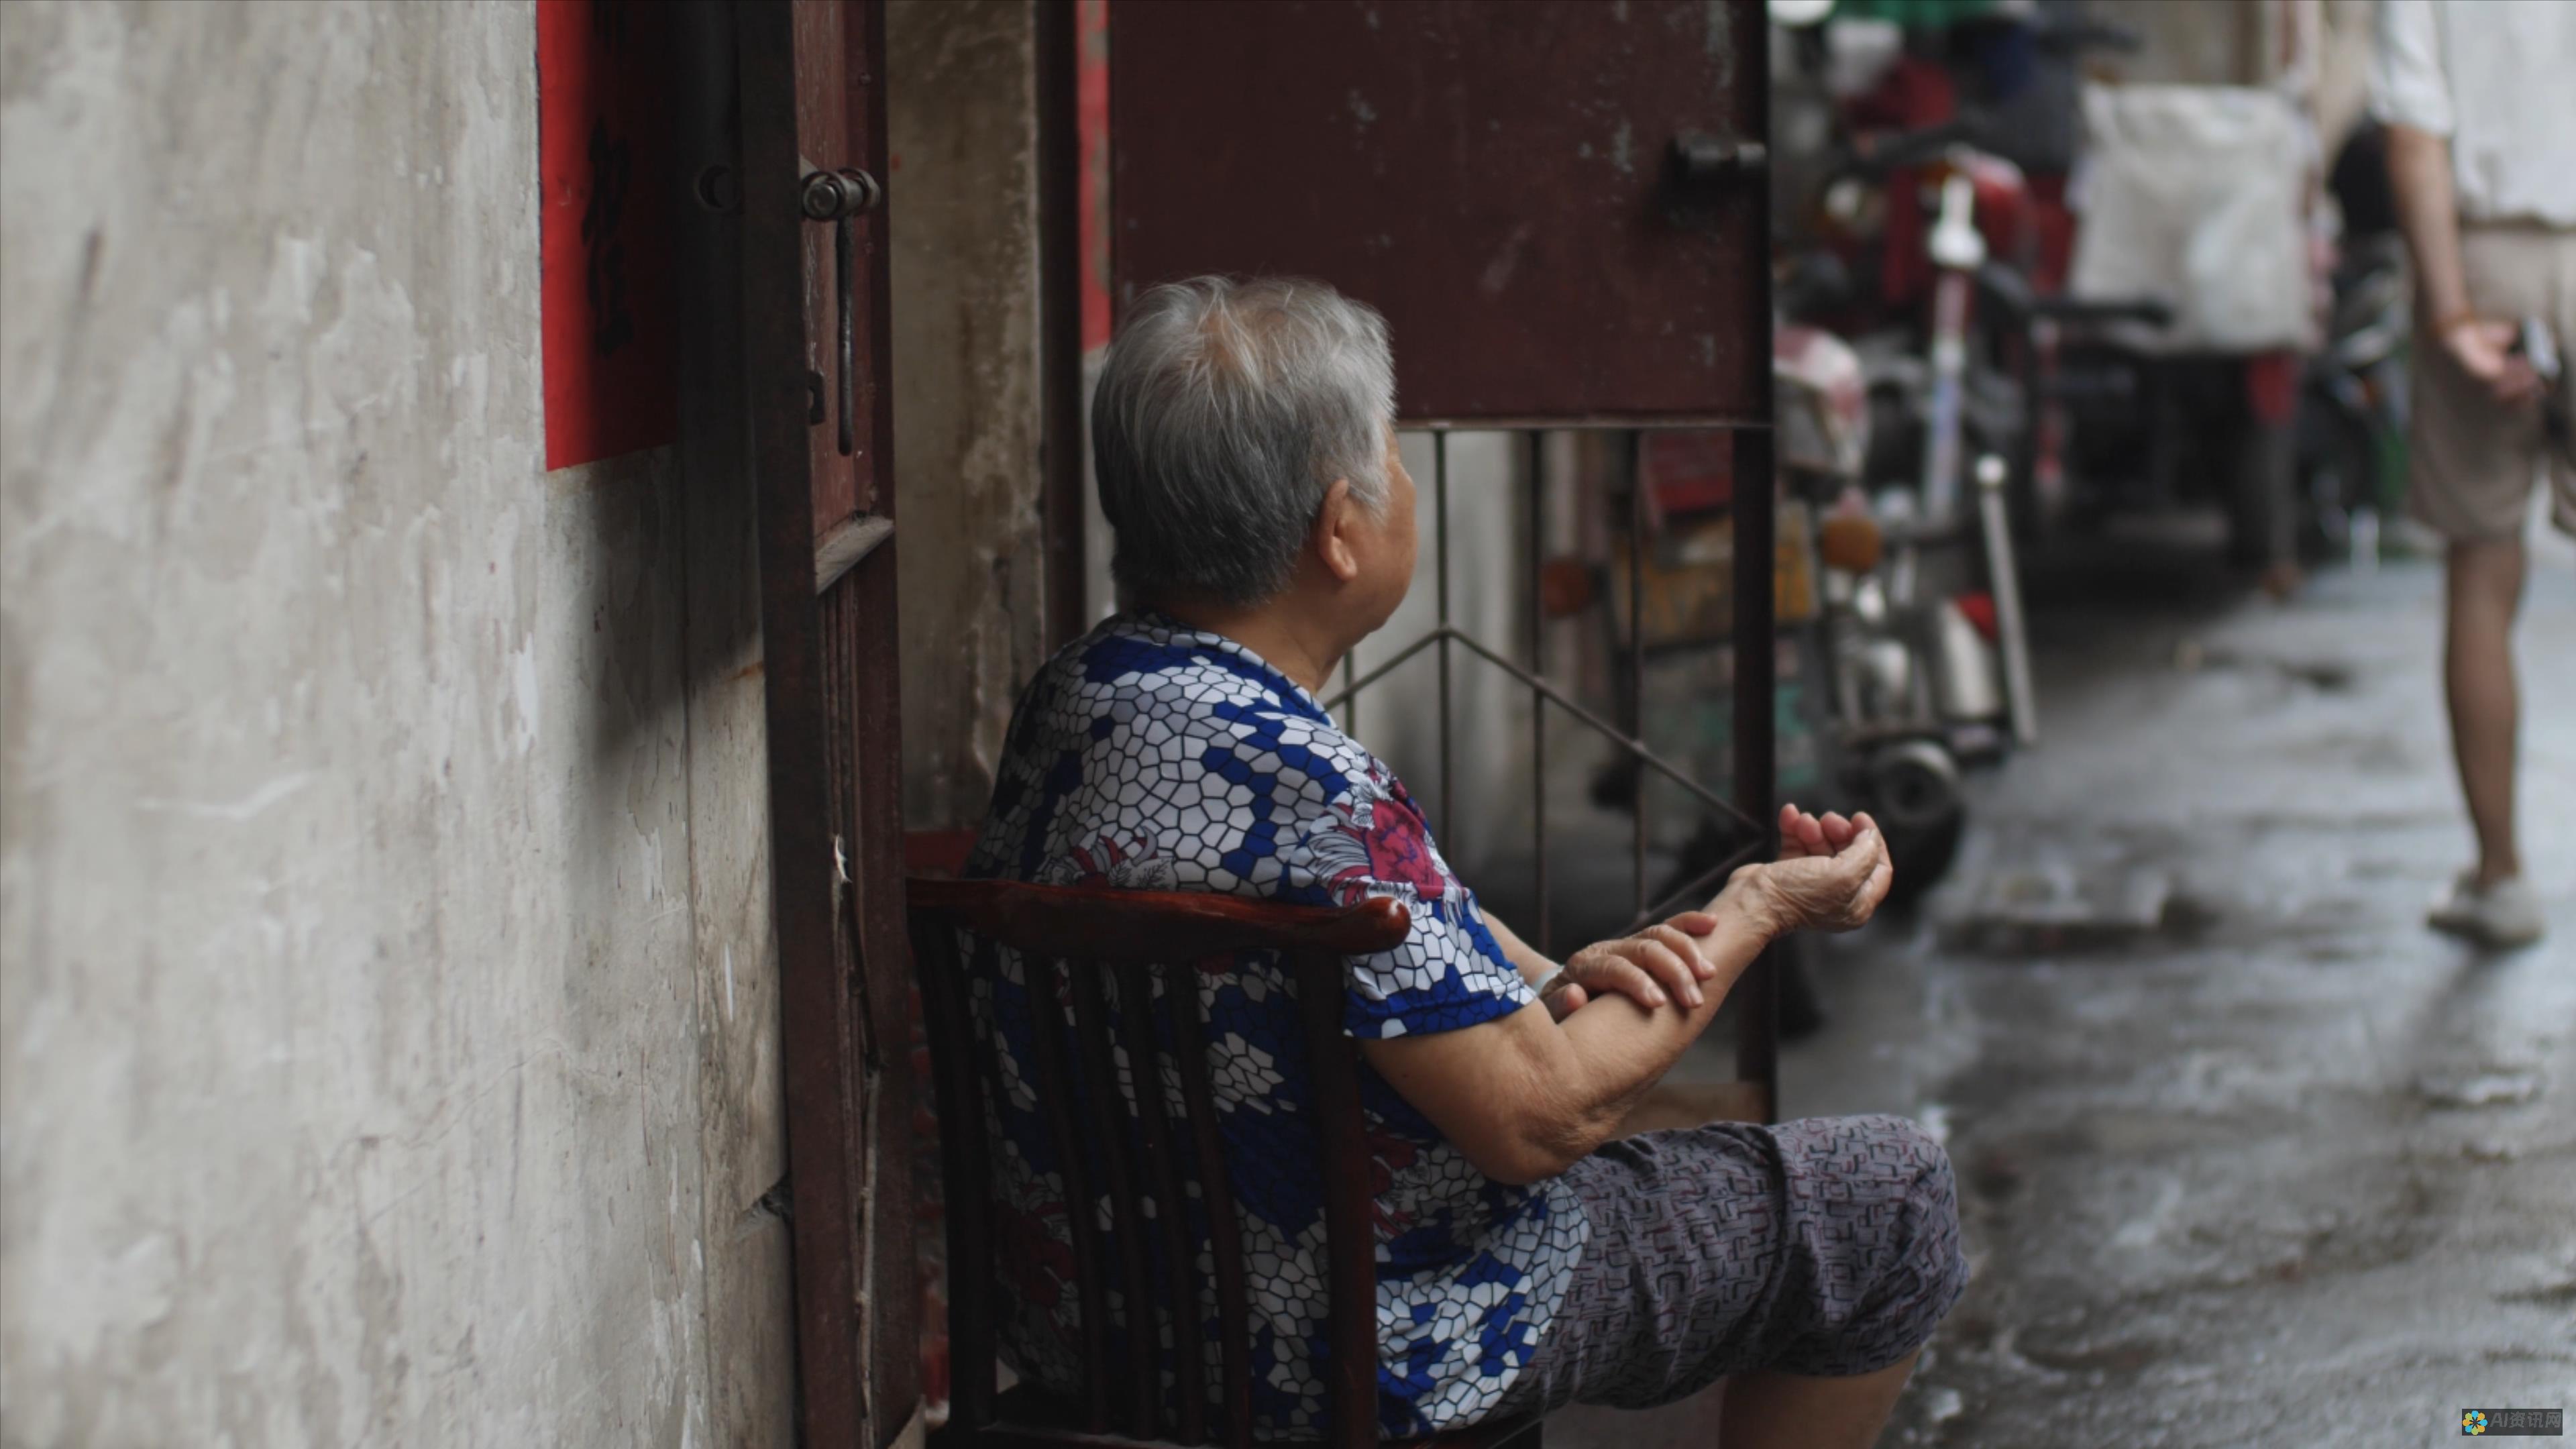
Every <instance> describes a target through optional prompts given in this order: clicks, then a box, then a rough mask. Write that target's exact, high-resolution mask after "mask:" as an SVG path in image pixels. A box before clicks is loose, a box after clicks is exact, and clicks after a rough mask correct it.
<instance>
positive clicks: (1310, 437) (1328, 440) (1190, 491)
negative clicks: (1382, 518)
mask: <svg viewBox="0 0 2576 1449" xmlns="http://www.w3.org/2000/svg"><path fill="white" fill-rule="evenodd" d="M1394 421H1395V357H1394V353H1393V352H1392V350H1391V349H1390V348H1389V347H1388V345H1387V330H1386V319H1385V318H1384V317H1382V316H1379V315H1378V313H1377V310H1376V309H1375V308H1372V307H1370V306H1368V305H1366V304H1365V303H1361V302H1354V301H1352V300H1350V299H1349V298H1347V297H1344V296H1342V295H1341V294H1340V293H1338V292H1336V291H1334V290H1333V289H1332V288H1330V287H1327V286H1325V285H1324V284H1322V283H1320V282H1308V281H1300V280H1297V279H1294V278H1261V279H1257V280H1253V281H1235V280H1232V279H1230V278H1226V277H1193V278H1191V279H1190V280H1188V281H1186V282H1172V283H1168V284H1166V285H1163V286H1159V287H1156V288H1154V289H1153V290H1151V291H1149V292H1147V293H1145V294H1144V295H1143V296H1141V297H1139V298H1137V299H1136V301H1135V303H1134V304H1133V305H1132V306H1131V307H1130V308H1129V309H1128V314H1127V317H1126V320H1125V321H1124V322H1122V323H1121V324H1120V325H1119V328H1118V336H1117V339H1116V340H1115V341H1113V342H1111V343H1110V344H1109V355H1108V358H1107V360H1106V361H1105V362H1104V363H1103V365H1102V367H1101V372H1100V385H1099V389H1098V391H1097V392H1096V393H1094V394H1093V397H1092V402H1091V446H1092V457H1093V461H1094V463H1095V465H1096V466H1097V468H1098V472H1099V480H1100V508H1101V511H1102V512H1103V513H1105V514H1106V515H1108V518H1109V522H1110V524H1111V526H1113V527H1114V528H1116V529H1117V530H1118V547H1117V552H1116V555H1115V557H1114V558H1113V559H1112V560H1111V563H1110V570H1111V572H1112V573H1114V574H1115V575H1116V576H1117V579H1118V582H1119V583H1121V584H1123V585H1125V586H1126V587H1127V589H1128V590H1129V591H1130V592H1131V593H1134V594H1137V595H1141V596H1145V597H1152V596H1155V595H1158V594H1161V593H1164V592H1166V591H1170V590H1183V591H1187V592H1191V593H1196V594H1201V595H1205V596H1207V597H1210V598H1213V599H1215V600H1217V601H1219V602H1222V603H1226V604H1232V605H1236V606H1248V605H1252V604H1257V603H1260V602H1261V601H1262V600H1264V599H1267V598H1269V597H1271V596H1272V595H1274V594H1276V593H1278V592H1279V591H1280V590H1281V589H1283V588H1285V587H1287V585H1288V580H1289V577H1290V574H1291V572H1292V571H1293V570H1294V569H1295V567H1296V563H1297V553H1298V550H1300V549H1301V548H1303V547H1304V546H1305V542H1306V536H1307V533H1308V531H1309V530H1311V529H1312V528H1313V527H1314V523H1315V514H1316V512H1317V511H1318V510H1319V509H1321V508H1322V507H1323V504H1324V492H1325V490H1326V489H1327V488H1329V487H1331V486H1332V484H1333V481H1334V480H1335V479H1338V478H1348V479H1349V480H1350V482H1351V493H1352V495H1353V496H1354V497H1356V498H1357V499H1358V500H1359V501H1360V502H1361V503H1362V504H1364V505H1365V506H1367V507H1368V508H1370V509H1372V510H1376V509H1381V508H1383V507H1385V506H1386V496H1387V477H1386V430H1387V429H1388V428H1389V427H1390V426H1392V425H1393V424H1394Z"/></svg>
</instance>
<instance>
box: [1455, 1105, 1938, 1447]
mask: <svg viewBox="0 0 2576 1449" xmlns="http://www.w3.org/2000/svg"><path fill="white" fill-rule="evenodd" d="M1566 1177H1567V1179H1568V1180H1569V1181H1571V1182H1572V1183H1573V1184H1574V1187H1575V1190H1576V1192H1577V1193H1578V1194H1579V1195H1580V1196H1581V1198H1582V1200H1583V1210H1584V1213H1585V1215H1586V1216H1588V1217H1589V1218H1590V1219H1591V1220H1592V1240H1591V1242H1590V1243H1589V1244H1587V1245H1586V1246H1585V1247H1584V1250H1583V1257H1582V1260H1581V1261H1580V1262H1578V1263H1577V1264H1576V1265H1575V1269H1574V1278H1573V1281H1572V1282H1571V1283H1569V1284H1568V1285H1567V1287H1566V1291H1565V1299H1564V1301H1563V1302H1561V1303H1560V1304H1558V1305H1557V1310H1556V1315H1555V1317H1554V1318H1553V1319H1552V1320H1551V1321H1550V1322H1549V1324H1548V1327H1547V1330H1546V1332H1545V1334H1544V1335H1543V1336H1542V1337H1541V1338H1540V1340H1539V1345H1538V1353H1537V1355H1536V1357H1535V1358H1533V1359H1532V1360H1531V1362H1530V1363H1529V1365H1528V1366H1527V1367H1526V1368H1524V1369H1522V1370H1521V1373H1520V1377H1518V1378H1517V1379H1515V1380H1513V1382H1512V1386H1511V1387H1510V1388H1509V1389H1508V1390H1506V1391H1505V1392H1504V1395H1503V1401H1502V1403H1501V1404H1500V1405H1498V1406H1497V1408H1496V1410H1495V1413H1496V1414H1497V1415H1498V1416H1499V1415H1505V1414H1526V1413H1533V1412H1544V1411H1546V1410H1548V1409H1554V1408H1557V1407H1559V1406H1561V1405H1564V1404H1567V1403H1571V1402H1575V1401H1578V1400H1579V1401H1581V1402H1583V1403H1587V1404H1607V1405H1611V1406H1614V1407H1618V1408H1627V1409H1643V1408H1651V1407H1653V1406H1654V1405H1657V1404H1663V1403H1669V1402H1671V1401H1673V1400H1675V1399H1680V1398H1685V1397H1687V1396H1689V1395H1691V1394H1694V1393H1697V1392H1698V1391H1699V1390H1701V1389H1704V1388H1706V1387H1708V1386H1709V1385H1710V1384H1712V1383H1715V1382H1716V1381H1717V1380H1718V1379H1720V1378H1723V1377H1725V1376H1726V1375H1728V1374H1735V1373H1742V1372H1745V1371H1747V1370H1750V1369H1757V1368H1772V1369H1778V1370H1781V1371H1782V1372H1785V1373H1793V1374H1813V1375H1818V1376H1843V1375H1849V1374H1864V1373H1869V1372H1871V1371H1873V1370H1876V1369H1881V1368H1885V1367H1887V1366H1888V1365H1889V1364H1892V1363H1895V1362H1896V1361H1898V1360H1899V1359H1902V1358H1904V1357H1905V1356H1906V1355H1907V1354H1909V1353H1912V1352H1913V1351H1914V1350H1916V1349H1918V1348H1920V1347H1922V1346H1923V1341H1924V1340H1925V1339H1927V1338H1929V1337H1931V1336H1932V1328H1933V1325H1935V1324H1937V1323H1939V1322H1940V1321H1941V1316H1942V1315H1943V1314H1945V1313H1947V1312H1949V1311H1950V1305H1951V1304H1953V1303H1955V1302H1957V1301H1958V1298H1959V1294H1960V1292H1961V1290H1963V1289H1965V1288H1966V1287H1967V1283H1968V1261H1967V1259H1966V1258H1965V1257H1964V1256H1962V1254H1961V1253H1960V1251H1959V1210H1958V1201H1957V1197H1956V1193H1955V1191H1954V1189H1953V1186H1952V1183H1951V1178H1950V1158H1949V1155H1948V1154H1947V1153H1945V1152H1943V1151H1942V1150H1941V1145H1940V1144H1939V1143H1937V1142H1935V1141H1933V1140H1932V1139H1931V1138H1930V1137H1928V1136H1926V1135H1925V1134H1924V1131H1923V1129H1922V1128H1920V1127H1917V1126H1916V1125H1914V1124H1913V1123H1912V1122H1908V1121H1906V1120H1904V1119H1903V1118H1900V1117H1813V1118H1806V1119H1803V1120H1800V1121H1796V1122H1783V1123H1781V1124H1780V1125H1778V1126H1776V1127H1754V1126H1747V1125H1744V1124H1741V1123H1720V1124H1716V1125H1712V1126H1707V1127H1694V1128H1688V1129H1685V1130H1681V1131H1673V1132H1650V1133H1646V1134H1645V1135H1643V1136H1639V1137H1631V1138H1628V1139H1626V1140H1624V1141H1620V1142H1613V1143H1611V1144H1609V1145H1608V1146H1605V1147H1603V1148H1602V1149H1601V1150H1600V1151H1598V1152H1595V1153H1593V1154H1592V1155H1591V1156H1590V1157H1587V1158H1585V1159H1584V1160H1583V1161H1581V1162H1579V1163H1576V1164H1575V1165H1574V1166H1573V1167H1572V1168H1571V1169H1569V1170H1568V1171H1567V1173H1566Z"/></svg>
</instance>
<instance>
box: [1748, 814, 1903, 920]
mask: <svg viewBox="0 0 2576 1449" xmlns="http://www.w3.org/2000/svg"><path fill="white" fill-rule="evenodd" d="M1895 880H1896V867H1895V865H1894V864H1893V863H1892V862H1890V861H1889V860H1888V858H1887V841H1886V838H1885V837H1883V836H1881V835H1880V834H1879V832H1878V822H1876V821H1874V820H1872V819H1870V818H1869V816H1868V815H1867V814H1866V813H1864V814H1861V815H1858V816H1855V817H1853V818H1852V819H1849V820H1846V819H1844V818H1843V817H1842V816H1840V815H1837V814H1833V813H1830V812H1829V813H1827V814H1826V815H1824V816H1823V817H1822V818H1819V817H1817V816H1813V815H1809V814H1807V813H1805V812H1804V811H1801V810H1800V809H1799V808H1798V807H1797V806H1795V805H1784V806H1782V807H1780V858H1779V859H1778V860H1775V861H1772V862H1771V863H1769V864H1768V865H1748V866H1746V867H1744V868H1743V869H1741V870H1739V871H1737V872H1736V873H1735V874H1734V875H1733V876H1732V877H1730V878H1729V879H1728V881H1727V883H1726V890H1725V891H1724V892H1723V893H1721V894H1720V895H1719V896H1718V898H1717V900H1716V902H1715V903H1714V905H1716V906H1718V907H1724V906H1727V905H1729V904H1732V905H1733V906H1734V907H1735V908H1737V909H1740V910H1742V911H1744V912H1745V913H1746V915H1747V916H1748V918H1750V919H1751V920H1752V921H1753V923H1754V924H1755V926H1756V927H1757V928H1758V929H1760V930H1761V931H1762V932H1763V933H1764V934H1765V935H1767V936H1774V937H1776V936H1782V935H1786V934H1788V933H1789V932H1791V931H1849V930H1853V929H1855V928H1857V927H1859V926H1862V925H1864V924H1866V923H1867V922H1868V920H1869V918H1870V917H1871V916H1872V915H1873V914H1875V913H1876V912H1877V910H1878V903H1879V902H1881V901H1883V900H1885V899H1887V888H1888V886H1890V885H1891V884H1893V883H1894V882H1895Z"/></svg>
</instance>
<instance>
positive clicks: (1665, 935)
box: [1539, 911, 1717, 1021]
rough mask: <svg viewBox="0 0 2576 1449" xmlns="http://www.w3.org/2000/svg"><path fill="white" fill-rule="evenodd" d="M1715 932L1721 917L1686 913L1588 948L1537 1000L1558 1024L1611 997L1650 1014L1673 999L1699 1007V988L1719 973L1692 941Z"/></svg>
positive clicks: (1567, 962)
mask: <svg viewBox="0 0 2576 1449" xmlns="http://www.w3.org/2000/svg"><path fill="white" fill-rule="evenodd" d="M1716 929H1717V917H1715V916H1712V915H1710V914H1709V913H1707V912H1706V911H1684V912H1682V913H1681V914H1680V915H1678V916H1675V917H1673V918H1672V919H1671V920H1669V921H1666V922H1665V923H1663V924H1662V925H1660V926H1649V927H1647V928H1646V929H1645V930H1643V931H1640V932H1638V933H1637V934H1636V935H1633V936H1628V937H1624V938H1622V939H1620V940H1616V941H1603V942H1600V943H1599V944H1597V945H1591V946H1586V947H1584V948H1583V949H1582V950H1580V951H1577V952H1575V953H1574V954H1573V955H1571V956H1569V957H1567V958H1566V959H1565V970H1564V972H1563V974H1561V975H1559V976H1558V977H1557V978H1556V984H1555V985H1553V986H1551V987H1549V988H1548V990H1547V992H1546V994H1544V995H1542V996H1541V997H1540V998H1539V1000H1541V1001H1543V1002H1545V1003H1547V1011H1548V1015H1550V1016H1552V1017H1555V1018H1556V1019H1557V1020H1558V1021H1563V1020H1565V1019H1566V1018H1567V1017H1569V1016H1571V1015H1573V1014H1574V1013H1575V1012H1577V1011H1579V1010H1581V1009H1582V1007H1583V1004H1584V1003H1585V1002H1587V1001H1591V1000H1593V999H1595V998H1597V997H1600V996H1602V995H1604V994H1608V993H1616V994H1618V995H1621V996H1625V997H1627V998H1628V999H1629V1000H1631V1001H1634V1002H1636V1003H1637V1004H1638V1005H1639V1006H1643V1007H1646V1008H1647V1009H1649V1010H1652V1009H1653V1008H1655V1007H1658V1006H1663V1005H1665V1004H1667V1003H1668V1002H1670V1001H1672V1000H1674V999H1675V998H1679V1000H1680V1001H1681V1003H1682V1005H1683V1006H1685V1007H1691V1006H1697V1005H1699V1004H1700V1002H1701V1001H1702V1000H1703V999H1704V997H1705V993H1704V992H1702V991H1701V989H1700V983H1701V982H1703V981H1706V980H1707V979H1708V978H1709V977H1711V976H1714V975H1716V974H1717V968H1716V967H1715V966H1713V965H1711V964H1709V962H1708V960H1707V958H1705V957H1703V956H1701V955H1700V953H1699V946H1698V944H1697V942H1696V941H1695V940H1694V939H1693V938H1694V937H1699V936H1705V935H1707V934H1708V933H1709V932H1711V931H1714V930H1716Z"/></svg>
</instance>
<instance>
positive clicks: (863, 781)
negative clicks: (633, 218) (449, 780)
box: [735, 0, 919, 1449]
mask: <svg viewBox="0 0 2576 1449" xmlns="http://www.w3.org/2000/svg"><path fill="white" fill-rule="evenodd" d="M735 17H736V43H737V48H738V53H739V61H738V74H739V82H740V106H741V137H742V140H741V161H742V164H741V177H740V192H739V194H740V198H741V201H740V204H741V208H742V225H741V233H740V234H741V245H742V284H743V293H742V328H743V387H744V406H745V409H746V411H747V413H748V423H749V431H750V434H751V441H752V467H753V474H754V477H755V479H756V486H757V488H758V490H759V531H760V576H761V577H760V588H761V636H762V655H763V661H764V666H765V680H766V684H767V688H768V718H769V754H770V769H769V810H770V821H771V825H770V830H771V849H772V852H773V857H772V860H771V863H770V868H771V874H772V881H773V889H774V894H775V898H776V913H777V919H778V956H779V972H780V984H781V994H782V998H783V1001H782V1010H783V1015H784V1018H785V1021H784V1028H785V1030H784V1037H783V1051H784V1054H785V1057H784V1062H783V1065H784V1068H785V1077H786V1087H787V1149H788V1165H789V1170H790V1174H791V1177H792V1180H793V1184H794V1192H793V1204H794V1213H795V1237H794V1241H795V1254H796V1319H797V1323H796V1327H797V1367H798V1377H799V1385H800V1393H799V1398H800V1400H801V1402H802V1405H803V1410H804V1417H805V1432H804V1442H806V1443H809V1444H814V1445H833V1446H836V1449H837V1446H858V1449H882V1446H884V1445H885V1444H887V1443H888V1442H890V1441H891V1440H892V1439H893V1438H894V1437H895V1435H896V1434H897V1433H898V1432H899V1431H900V1430H901V1429H902V1428H903V1425H904V1423H905V1421H906V1420H907V1419H908V1418H909V1417H910V1415H911V1414H912V1411H913V1406H914V1401H915V1400H916V1399H917V1397H918V1391H917V1386H918V1377H919V1358H918V1354H917V1352H916V1348H915V1331H914V1317H915V1312H914V1307H915V1285H914V1276H915V1256H916V1255H915V1252H914V1248H913V1235H912V1188H911V1170H910V1164H911V1136H910V1132H911V1124H910V1112H911V1092H910V1085H911V1068H910V1052H909V1042H910V1028H909V1024H908V1023H909V1020H910V1015H909V1008H908V983H909V982H910V980H911V965H910V958H909V956H908V954H907V946H906V939H905V935H904V923H903V818H902V780H901V775H900V769H901V749H900V745H899V740H898V730H899V721H900V718H901V716H900V714H899V713H898V710H897V703H896V696H895V679H896V673H895V638H896V636H895V558H894V551H895V543H894V518H893V511H894V490H893V488H892V486H891V485H892V474H891V471H890V467H889V465H890V463H891V447H890V441H889V440H890V438H891V433H892V428H891V418H890V414H891V396H892V393H891V389H890V387H888V386H887V385H886V384H887V374H886V364H887V356H888V352H889V342H888V338H889V333H888V328H887V321H888V318H887V261H888V251H887V239H886V208H885V207H884V206H883V205H881V204H875V203H874V195H875V192H874V187H875V182H876V178H881V177H883V176H884V175H885V174H886V140H885V136H886V130H885V94H884V90H883V88H882V86H881V85H880V84H879V76H878V70H879V66H880V65H881V63H882V62H881V57H882V56H883V55H884V52H885V44H884V34H885V17H884V13H883V11H882V9H881V7H880V6H879V5H877V4H875V3H864V4H859V3H842V0H746V3H743V4H741V5H740V6H738V7H737V8H736V11H735Z"/></svg>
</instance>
